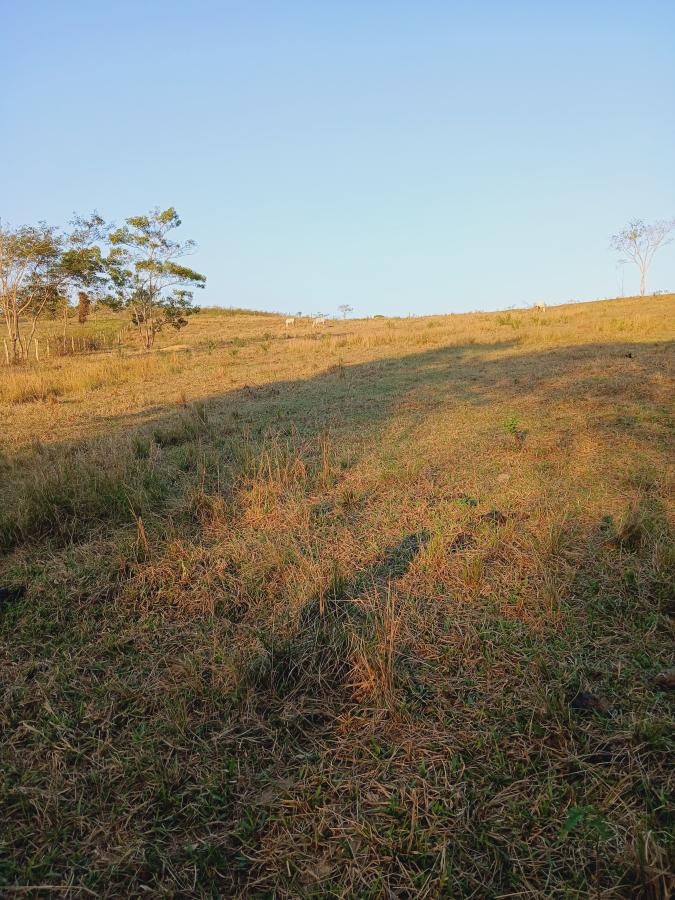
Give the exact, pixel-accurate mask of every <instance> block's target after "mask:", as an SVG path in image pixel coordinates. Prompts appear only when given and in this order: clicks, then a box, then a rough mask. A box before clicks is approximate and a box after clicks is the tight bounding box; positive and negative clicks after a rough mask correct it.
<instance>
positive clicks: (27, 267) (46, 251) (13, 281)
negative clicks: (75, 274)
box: [0, 222, 61, 362]
mask: <svg viewBox="0 0 675 900" xmlns="http://www.w3.org/2000/svg"><path fill="white" fill-rule="evenodd" d="M60 253H61V241H60V238H59V236H58V234H57V233H56V229H54V228H52V227H50V226H48V225H46V224H45V223H44V222H41V223H40V224H39V225H24V226H21V227H19V228H11V227H9V226H6V225H0V312H1V313H2V317H3V319H4V321H5V327H6V329H7V337H8V338H9V346H10V348H11V355H12V361H13V362H18V361H19V360H21V359H23V358H25V357H26V356H27V355H28V350H29V348H30V341H31V338H32V336H33V334H34V332H35V325H36V323H37V320H38V319H39V317H40V315H41V314H42V311H43V309H44V308H45V306H46V304H47V303H48V301H49V300H50V298H51V297H52V296H53V293H52V291H51V290H50V289H47V285H49V284H50V283H51V281H52V279H51V273H52V271H53V269H54V266H55V265H56V263H57V262H58V259H59V255H60ZM27 321H28V323H29V328H30V334H29V336H28V339H26V337H25V335H24V326H25V325H26V322H27Z"/></svg>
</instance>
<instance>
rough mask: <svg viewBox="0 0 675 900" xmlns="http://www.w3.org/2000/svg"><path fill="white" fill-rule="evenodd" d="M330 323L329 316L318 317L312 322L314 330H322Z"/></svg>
mask: <svg viewBox="0 0 675 900" xmlns="http://www.w3.org/2000/svg"><path fill="white" fill-rule="evenodd" d="M327 321H328V316H317V317H316V318H315V319H314V320H313V322H312V328H320V327H321V326H322V325H325V324H326V322H327Z"/></svg>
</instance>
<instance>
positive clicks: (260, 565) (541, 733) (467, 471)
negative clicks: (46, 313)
mask: <svg viewBox="0 0 675 900" xmlns="http://www.w3.org/2000/svg"><path fill="white" fill-rule="evenodd" d="M284 319H285V317H275V316H269V315H265V316H262V315H253V314H244V313H236V314H232V315H225V314H217V313H216V312H214V311H203V312H202V313H200V314H199V315H197V316H194V317H193V318H191V320H190V323H189V325H188V327H187V328H186V329H185V330H183V331H181V332H180V333H179V334H178V335H176V334H168V333H163V334H162V335H161V339H160V340H159V341H158V349H157V350H155V351H153V352H152V353H144V352H141V350H140V349H139V346H138V344H137V342H136V339H135V337H134V334H133V331H127V332H125V338H124V341H123V344H122V346H121V347H117V348H115V349H112V350H105V351H99V352H92V353H86V354H76V355H74V356H62V357H60V356H56V355H54V356H50V358H49V359H43V360H41V361H40V363H39V364H38V363H36V362H35V361H34V360H31V362H30V363H29V364H28V365H25V366H22V367H2V368H0V653H1V661H0V695H1V702H0V810H1V813H2V815H1V817H0V893H1V894H3V895H4V896H13V895H15V894H16V895H21V896H24V895H27V896H58V897H86V896H97V897H99V896H100V897H131V896H143V895H145V894H149V895H153V896H166V897H178V896H180V897H185V896H206V897H208V896H256V897H299V896H301V897H336V898H337V897H354V898H356V897H358V898H364V897H370V898H376V897H378V898H379V897H410V898H412V897H415V898H417V897H421V898H426V897H449V898H457V897H477V898H482V897H495V898H496V897H503V898H506V897H509V898H512V897H520V898H522V897H542V898H544V897H545V898H551V897H560V898H586V897H599V898H614V897H637V898H653V900H666V898H668V897H669V896H670V894H671V891H672V890H673V887H674V884H675V882H674V881H673V878H672V874H671V873H672V864H673V851H674V847H675V842H674V839H673V772H674V771H675V768H674V767H673V765H672V763H673V755H672V751H673V734H674V729H673V725H674V717H673V707H672V697H673V693H672V671H671V672H670V674H669V670H672V667H673V664H674V661H673V615H674V613H675V582H674V579H673V574H674V570H675V550H674V542H673V536H674V529H675V520H674V515H673V506H672V484H673V459H674V456H673V449H674V432H673V425H674V415H673V414H674V409H673V396H674V392H673V387H674V379H673V347H674V344H673V338H674V337H675V296H673V295H669V296H660V297H646V298H628V299H620V300H612V301H604V302H596V303H585V304H574V305H568V306H562V307H555V308H549V309H548V310H546V311H545V312H535V311H533V310H511V311H509V312H503V313H474V314H468V315H452V316H445V317H429V318H412V319H375V320H347V321H334V322H332V323H330V325H329V326H327V327H326V328H325V329H321V330H319V329H313V328H312V327H311V325H310V324H309V323H308V322H307V321H303V320H298V321H296V323H295V324H294V325H293V326H290V327H289V328H286V327H285V325H284ZM120 322H121V320H116V319H114V318H111V319H110V320H105V319H104V320H101V321H99V322H94V323H92V324H90V325H87V326H82V327H83V328H85V329H95V328H103V329H107V332H106V333H109V334H115V333H117V332H118V330H119V328H120ZM50 327H53V328H55V329H56V330H57V331H58V328H59V327H60V326H59V323H53V325H52V324H49V323H48V324H46V325H45V329H48V328H50ZM69 328H70V329H71V331H72V333H73V334H74V335H78V334H79V333H78V331H77V328H78V326H77V324H76V323H72V324H70V325H69ZM69 333H70V332H69ZM43 334H44V335H45V336H46V331H45V332H43Z"/></svg>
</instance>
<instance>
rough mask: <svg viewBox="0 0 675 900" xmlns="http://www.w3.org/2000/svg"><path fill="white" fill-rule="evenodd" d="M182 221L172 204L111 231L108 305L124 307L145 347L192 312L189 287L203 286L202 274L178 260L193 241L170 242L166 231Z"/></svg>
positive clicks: (190, 248) (168, 231)
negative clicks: (110, 289)
mask: <svg viewBox="0 0 675 900" xmlns="http://www.w3.org/2000/svg"><path fill="white" fill-rule="evenodd" d="M180 224H181V221H180V219H179V217H178V213H177V212H176V210H175V209H174V208H173V207H169V209H165V210H160V209H154V210H153V211H152V212H150V213H149V214H148V215H147V216H132V217H131V218H129V219H127V220H126V224H125V225H124V226H123V227H122V228H118V229H116V230H115V231H113V232H112V233H111V235H110V243H111V245H112V249H111V251H110V254H109V256H108V271H109V276H110V281H111V284H112V287H113V297H112V298H111V301H112V303H111V305H113V304H115V305H117V306H121V307H126V308H127V309H129V310H130V311H131V317H132V321H133V322H134V324H135V325H137V326H138V328H139V331H140V332H141V334H142V336H143V342H144V344H145V346H146V348H147V349H148V350H149V349H150V348H151V347H152V345H153V344H154V342H155V336H156V334H157V333H158V332H159V331H161V330H162V328H164V326H165V325H168V326H171V327H172V328H176V329H179V328H182V327H183V326H184V325H187V318H186V316H189V315H191V314H192V313H193V312H195V311H196V310H195V308H194V306H193V305H192V297H193V295H192V291H191V290H188V288H203V287H204V284H205V282H206V278H205V276H204V275H200V274H199V272H195V271H194V270H193V269H190V268H188V267H187V266H184V265H182V264H181V263H179V262H177V260H179V259H181V258H182V257H184V256H186V255H188V254H190V253H191V252H192V251H193V250H194V248H195V243H194V241H183V242H179V241H174V240H172V238H171V236H170V233H171V232H172V231H173V230H174V229H175V228H178V226H179V225H180Z"/></svg>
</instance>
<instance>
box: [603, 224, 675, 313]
mask: <svg viewBox="0 0 675 900" xmlns="http://www.w3.org/2000/svg"><path fill="white" fill-rule="evenodd" d="M673 230H675V219H661V220H660V221H658V222H654V223H652V224H651V225H648V224H647V223H646V222H644V221H643V220H642V219H634V220H633V221H632V222H629V223H628V226H627V227H626V228H624V229H623V231H620V232H619V233H618V234H614V235H612V239H611V247H612V250H616V251H617V253H621V254H623V256H625V257H627V258H628V260H630V262H633V263H635V265H636V266H637V267H638V271H639V272H640V296H642V297H644V294H645V283H646V280H647V272H648V271H649V266H650V265H651V263H652V260H653V259H654V255H655V253H656V251H657V250H658V249H659V247H663V246H664V244H669V243H670V242H671V241H672V238H671V237H670V235H671V234H672V232H673Z"/></svg>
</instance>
